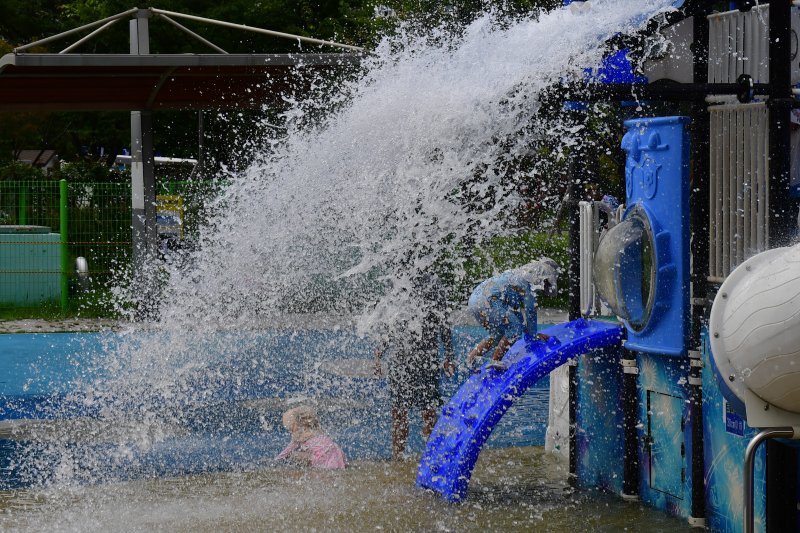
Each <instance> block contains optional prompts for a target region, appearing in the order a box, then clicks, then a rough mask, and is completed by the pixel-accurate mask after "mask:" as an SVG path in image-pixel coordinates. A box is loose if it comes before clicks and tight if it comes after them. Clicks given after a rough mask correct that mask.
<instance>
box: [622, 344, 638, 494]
mask: <svg viewBox="0 0 800 533" xmlns="http://www.w3.org/2000/svg"><path fill="white" fill-rule="evenodd" d="M620 364H621V365H622V372H623V374H622V402H623V410H624V412H623V423H622V424H623V432H624V451H623V455H622V462H623V475H622V497H623V498H624V499H626V500H638V499H639V430H638V428H637V426H638V425H639V367H638V366H637V365H636V354H635V353H634V352H631V351H628V350H625V352H624V354H623V356H622V360H621V361H620Z"/></svg>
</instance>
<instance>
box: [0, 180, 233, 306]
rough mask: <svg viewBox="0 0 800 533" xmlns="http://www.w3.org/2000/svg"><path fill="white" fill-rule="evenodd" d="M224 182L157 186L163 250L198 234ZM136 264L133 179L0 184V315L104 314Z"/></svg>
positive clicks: (194, 182) (178, 182)
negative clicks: (112, 295)
mask: <svg viewBox="0 0 800 533" xmlns="http://www.w3.org/2000/svg"><path fill="white" fill-rule="evenodd" d="M223 187H224V183H222V182H219V181H207V180H193V181H161V182H158V183H157V195H158V196H157V224H158V231H159V237H160V239H161V240H162V242H163V243H164V246H163V248H162V249H164V250H167V249H168V248H173V247H175V246H185V245H187V243H190V242H192V240H193V238H194V237H195V236H196V235H197V232H198V231H199V228H200V226H201V224H202V220H203V219H204V217H205V213H206V206H207V205H208V203H209V200H210V199H212V198H214V197H215V196H216V195H217V194H218V193H219V191H220V190H221V189H222V188H223ZM130 266H131V186H130V183H129V182H104V183H83V182H81V183H70V182H67V181H65V180H61V181H48V180H38V181H0V318H23V317H38V316H48V315H53V316H57V315H62V316H63V315H72V314H77V313H80V314H83V315H89V316H104V315H107V314H110V313H111V312H112V310H111V309H109V308H108V306H107V303H108V301H109V289H110V287H111V285H112V283H113V281H114V280H115V279H116V278H117V277H118V276H125V275H126V274H127V273H128V271H129V269H130Z"/></svg>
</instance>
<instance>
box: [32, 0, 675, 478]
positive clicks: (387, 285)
mask: <svg viewBox="0 0 800 533" xmlns="http://www.w3.org/2000/svg"><path fill="white" fill-rule="evenodd" d="M671 3H672V2H671V1H668V0H597V1H595V2H593V3H592V4H591V8H590V9H584V10H571V9H559V10H555V11H553V12H550V13H543V14H541V15H539V16H538V18H537V19H530V20H523V21H518V22H514V23H501V21H498V20H497V19H496V18H495V17H493V16H491V15H485V16H482V17H480V18H478V19H477V20H476V21H475V22H473V23H472V24H470V25H469V26H468V27H467V28H465V30H464V31H463V32H462V33H461V34H459V35H458V36H457V37H454V36H453V35H452V34H450V33H447V32H445V31H444V30H442V29H439V30H432V32H431V33H429V34H427V35H425V36H418V35H415V34H413V33H411V32H401V33H400V35H399V36H396V37H393V38H391V39H387V40H386V41H385V42H384V43H383V44H382V45H381V46H380V47H379V48H378V50H377V51H376V53H375V54H373V55H372V56H370V57H369V58H367V59H366V60H365V65H364V71H363V75H361V76H360V77H359V78H358V79H357V80H350V81H343V82H342V85H341V86H340V87H338V88H337V91H336V93H335V95H332V93H331V92H330V91H327V92H325V91H319V94H323V95H324V96H319V95H317V96H315V97H310V98H307V99H305V100H296V101H294V102H293V105H292V107H291V109H290V111H288V112H286V113H285V114H284V116H283V118H284V121H285V126H286V129H287V134H286V135H285V136H281V137H280V138H275V137H272V138H270V139H269V141H268V142H267V143H266V145H267V146H266V148H265V150H264V152H263V153H262V154H260V156H259V157H258V158H257V161H255V162H254V163H253V164H252V165H251V166H250V168H249V169H248V170H247V171H246V172H245V173H244V175H242V176H240V177H238V178H237V179H235V180H233V182H232V183H231V185H230V186H229V187H228V188H227V189H226V191H225V193H224V194H223V195H222V197H221V198H220V199H219V200H218V214H217V215H215V216H214V217H213V218H212V219H211V220H210V222H209V223H208V225H207V227H206V228H205V229H204V230H203V232H202V238H201V246H200V249H199V250H198V251H195V252H192V253H191V254H189V256H188V257H186V258H185V260H184V261H181V262H180V264H181V266H176V265H173V266H165V268H166V269H167V270H168V273H169V278H168V281H167V282H166V286H165V288H164V290H163V295H162V297H161V302H162V303H161V304H160V307H159V310H158V316H159V320H158V321H157V322H154V323H151V324H148V325H147V326H145V327H138V328H132V329H129V330H126V331H123V332H121V333H120V334H119V335H118V336H117V337H115V338H114V339H113V340H109V341H108V345H107V346H106V347H105V348H104V349H103V350H102V353H101V354H99V355H98V356H97V357H96V358H95V360H94V365H95V366H96V368H86V369H84V370H83V376H82V377H81V378H80V379H78V380H77V386H76V387H75V388H74V390H72V391H71V392H70V393H69V394H68V395H67V398H66V400H65V402H62V403H59V405H58V407H53V412H52V413H50V415H51V416H52V417H53V418H63V417H64V415H65V414H67V413H75V412H78V413H84V414H87V416H89V417H91V418H93V419H97V420H100V421H102V424H101V426H94V429H91V428H90V429H87V430H86V431H89V432H95V433H97V432H102V434H103V441H104V445H103V446H97V447H82V446H75V445H74V435H69V436H67V435H66V433H68V431H66V430H64V431H53V430H52V428H50V430H49V431H48V433H47V438H42V439H41V440H40V442H37V439H35V438H34V439H32V440H33V444H32V445H31V448H30V450H29V452H28V453H27V454H26V456H25V457H26V462H27V465H26V466H25V467H24V468H23V471H24V472H25V475H27V476H28V477H29V478H31V480H32V481H37V480H39V481H56V482H59V483H71V482H73V481H80V482H83V481H97V480H102V479H103V476H104V475H106V474H107V473H108V472H109V471H114V470H115V468H116V470H117V471H118V470H119V469H122V470H126V471H131V472H135V471H136V470H137V468H141V464H140V463H138V462H137V457H138V456H139V454H140V452H141V451H142V450H147V449H149V448H151V447H153V446H154V445H156V444H157V443H159V442H163V441H164V440H165V439H168V438H170V437H171V436H174V435H175V434H177V433H180V432H181V431H186V429H185V428H187V427H190V426H192V424H196V423H197V421H196V419H195V418H193V417H195V415H196V413H197V410H198V409H201V408H203V406H208V405H221V403H220V402H222V401H223V400H225V399H230V398H231V397H235V398H237V399H245V400H252V399H253V398H255V397H258V396H259V394H262V395H263V394H265V393H264V391H270V392H267V393H266V394H267V395H270V394H272V395H274V396H291V395H292V394H295V395H314V394H315V393H318V392H319V388H320V387H322V388H324V387H325V386H326V383H324V382H320V381H319V380H317V382H315V383H316V385H315V386H316V387H317V390H316V392H315V391H314V390H310V388H309V387H310V385H309V383H310V381H309V380H310V378H309V377H308V376H309V373H312V374H313V372H314V370H315V369H318V367H319V360H318V359H316V357H318V356H319V355H320V353H321V352H327V353H333V354H347V353H348V352H359V353H367V354H369V348H368V347H365V346H366V345H365V342H366V341H365V340H364V339H363V338H358V337H356V336H355V335H350V336H348V337H346V339H349V340H346V341H345V340H343V339H345V337H341V336H340V337H336V336H328V337H325V338H321V339H317V340H315V341H314V342H316V344H314V345H313V346H314V348H313V349H311V348H309V345H308V344H305V345H304V344H303V342H305V341H304V340H303V339H305V340H306V341H307V340H308V334H307V333H308V331H309V330H314V329H315V327H314V325H313V324H310V323H309V322H307V321H306V319H307V317H305V316H301V318H299V319H298V322H300V323H299V324H298V323H295V324H294V326H296V327H297V328H298V332H295V333H292V334H291V335H290V337H289V340H288V341H287V340H286V338H284V337H280V336H279V335H277V334H275V335H272V334H265V333H263V331H264V330H274V329H276V326H277V325H278V323H279V322H280V323H282V324H283V325H284V326H285V319H284V315H285V314H286V312H287V309H289V310H294V311H296V310H298V309H299V310H301V311H302V310H306V308H307V307H308V306H310V305H311V303H312V302H316V301H318V300H323V301H325V302H327V305H328V307H327V309H328V311H327V314H328V315H329V318H331V320H332V322H333V323H335V324H338V325H339V326H341V325H346V326H348V327H349V326H351V325H353V324H354V325H355V326H357V330H358V332H359V333H361V334H367V335H368V334H371V333H374V332H383V331H385V330H386V329H387V327H389V326H390V325H391V324H393V323H397V322H398V321H400V320H405V321H406V322H407V323H409V324H410V327H412V328H413V327H418V324H415V323H414V320H413V318H414V312H413V310H414V308H415V307H417V305H416V302H414V301H413V300H414V297H413V291H411V290H410V287H411V284H412V279H413V278H414V276H416V275H417V274H418V273H420V272H423V271H426V270H429V269H431V268H432V267H434V266H435V265H437V264H440V263H441V262H442V261H443V260H447V261H449V262H450V266H451V268H452V269H453V272H452V275H453V276H454V277H455V278H456V279H459V278H463V277H464V276H465V272H464V271H463V267H462V266H461V263H460V261H459V259H458V258H460V257H463V256H464V255H465V254H467V253H468V252H465V250H469V249H470V246H473V245H474V244H475V243H480V242H481V241H483V240H485V239H486V238H488V237H491V236H493V235H496V234H498V233H501V232H502V231H503V229H502V228H503V227H504V219H505V217H506V216H507V214H508V213H509V212H512V211H514V209H516V207H517V203H518V202H519V201H520V196H519V194H518V192H517V190H516V184H517V182H518V181H519V178H520V177H521V176H527V177H530V178H531V179H532V180H533V183H534V184H539V185H538V186H539V187H541V188H542V191H540V192H541V196H542V197H544V198H547V197H550V198H551V199H553V198H557V197H558V193H557V192H555V191H551V190H549V189H548V187H549V186H550V184H551V182H552V179H550V178H549V177H548V176H547V175H546V168H545V166H544V163H542V162H540V161H538V160H537V159H536V157H535V155H536V153H535V149H536V147H539V146H541V145H542V143H543V142H546V141H550V142H552V139H554V138H555V139H558V142H557V143H555V144H556V145H558V148H557V149H560V147H563V146H570V145H575V144H577V143H580V142H581V135H582V132H581V130H580V128H579V127H578V128H576V127H574V124H572V123H570V122H568V121H563V122H562V121H558V120H555V121H553V120H545V119H544V118H543V115H544V114H545V113H544V110H545V107H546V105H547V104H546V98H545V94H546V92H547V90H548V89H549V88H552V87H553V86H554V85H557V84H558V83H560V82H561V81H562V80H574V79H580V78H581V77H582V76H583V71H584V68H585V67H588V66H597V65H598V64H599V63H600V61H601V59H602V56H603V53H604V50H603V46H602V43H603V41H604V40H605V39H607V38H608V37H610V36H612V35H614V34H617V33H625V32H632V31H636V30H638V29H640V28H641V27H642V26H643V25H644V24H645V23H646V21H647V20H648V19H649V17H651V16H652V15H653V14H655V13H658V12H664V11H666V10H668V9H670V7H669V6H670V4H671ZM323 111H327V113H328V114H327V115H326V118H325V120H324V124H322V125H317V126H314V127H311V126H309V125H308V124H309V123H310V122H313V121H314V120H315V119H316V118H317V117H318V116H319V115H320V114H321V113H322V112H323ZM345 315H349V316H352V317H354V318H353V319H352V321H345V320H344V318H342V319H339V318H338V317H339V316H342V317H343V316H345ZM326 327H330V324H326ZM333 331H337V330H336V329H335V328H334V329H333ZM254 332H259V333H258V334H256V333H254ZM345 342H346V343H348V344H347V345H346V346H343V345H342V343H345ZM359 343H360V344H359ZM287 354H289V355H287ZM290 356H291V357H296V359H297V360H298V361H300V362H301V364H302V372H300V374H302V375H304V376H305V377H303V378H298V379H300V381H297V380H295V381H296V382H292V383H287V382H286V381H280V380H279V377H278V376H282V374H280V372H279V371H278V370H279V369H281V368H282V367H284V366H286V365H291V364H294V363H292V362H291V361H290V359H291V357H290ZM293 379H294V378H293ZM276 381H277V382H276ZM346 389H347V387H341V388H339V389H338V392H336V393H332V394H333V395H336V394H339V397H338V400H339V401H345V400H347V399H348V398H350V399H352V400H353V401H355V402H362V403H367V404H368V403H369V402H368V399H369V398H370V397H373V396H375V395H378V394H379V392H377V391H375V390H373V389H367V390H361V391H358V392H359V394H358V395H355V396H351V397H349V396H347V394H346V393H345V392H343V391H345V390H346ZM287 391H289V392H287ZM328 393H329V396H330V395H331V393H330V391H328ZM225 415H226V416H227V415H228V414H227V413H225ZM226 423H229V424H235V423H236V420H235V417H234V416H232V415H231V420H230V421H228V422H226ZM99 427H102V429H98V428H99ZM53 464H56V465H57V466H56V467H55V468H53V467H52V465H53Z"/></svg>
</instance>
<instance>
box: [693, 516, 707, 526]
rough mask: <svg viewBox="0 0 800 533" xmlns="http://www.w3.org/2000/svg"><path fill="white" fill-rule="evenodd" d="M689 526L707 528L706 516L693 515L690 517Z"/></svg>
mask: <svg viewBox="0 0 800 533" xmlns="http://www.w3.org/2000/svg"><path fill="white" fill-rule="evenodd" d="M689 526H690V527H698V528H703V529H705V527H706V519H705V518H695V517H693V516H690V517H689Z"/></svg>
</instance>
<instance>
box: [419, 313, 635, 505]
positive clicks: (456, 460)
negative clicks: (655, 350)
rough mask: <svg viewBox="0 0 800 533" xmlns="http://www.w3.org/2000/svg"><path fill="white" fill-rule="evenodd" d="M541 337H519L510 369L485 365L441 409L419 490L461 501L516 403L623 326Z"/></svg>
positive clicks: (579, 323) (556, 329) (618, 334)
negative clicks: (491, 439)
mask: <svg viewBox="0 0 800 533" xmlns="http://www.w3.org/2000/svg"><path fill="white" fill-rule="evenodd" d="M542 333H545V334H546V335H549V336H550V338H549V339H548V340H547V341H540V340H532V339H530V338H529V337H525V338H523V339H520V340H519V341H517V342H516V343H515V344H514V345H513V346H512V347H511V349H510V350H509V351H508V353H507V354H506V356H505V357H504V361H505V362H506V363H507V364H508V365H509V367H508V369H507V370H505V371H502V370H497V369H494V368H490V367H484V368H483V369H481V371H480V373H478V374H475V375H473V376H472V377H470V378H469V379H468V380H467V382H466V383H465V384H464V385H463V386H462V387H461V388H460V389H459V391H458V392H457V393H456V394H455V395H454V396H453V397H452V398H451V400H450V402H449V403H448V404H447V405H446V406H445V407H444V408H443V409H442V414H441V416H440V417H439V420H438V421H437V423H436V426H435V427H434V429H433V433H432V434H431V436H430V438H429V439H428V444H427V447H426V449H425V453H424V454H423V456H422V460H421V461H420V465H419V470H418V471H417V486H419V487H423V488H426V489H431V490H433V491H435V492H437V493H439V494H441V495H442V496H444V497H445V498H446V499H447V500H449V501H458V500H462V499H463V498H464V497H465V496H466V493H467V486H468V484H469V479H470V477H471V475H472V469H473V467H474V466H475V462H476V461H477V460H478V455H479V454H480V451H481V448H482V447H483V445H484V443H485V442H486V440H487V439H488V438H489V436H490V435H491V433H492V430H493V429H494V428H495V426H496V425H497V423H498V422H499V421H500V419H501V418H502V417H503V415H504V414H505V413H506V412H507V411H508V409H509V408H510V407H511V405H512V404H513V403H514V401H515V400H516V399H517V398H519V397H520V396H521V395H522V394H523V393H524V392H525V391H526V390H527V389H528V388H529V387H530V386H532V385H533V384H534V383H536V382H537V381H538V380H540V379H541V378H542V377H544V376H547V375H548V374H549V373H550V372H552V371H553V370H555V369H556V368H558V367H559V366H561V365H562V364H564V363H566V362H567V361H568V360H569V359H572V358H573V357H576V356H578V355H582V354H585V353H586V352H588V351H591V350H596V349H600V348H605V347H609V346H615V345H619V343H620V342H621V340H622V327H621V326H619V325H617V324H611V323H607V322H597V321H590V320H584V319H579V320H575V321H573V322H568V323H566V324H561V325H558V326H553V327H550V328H548V329H545V330H544V331H543V332H542Z"/></svg>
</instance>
